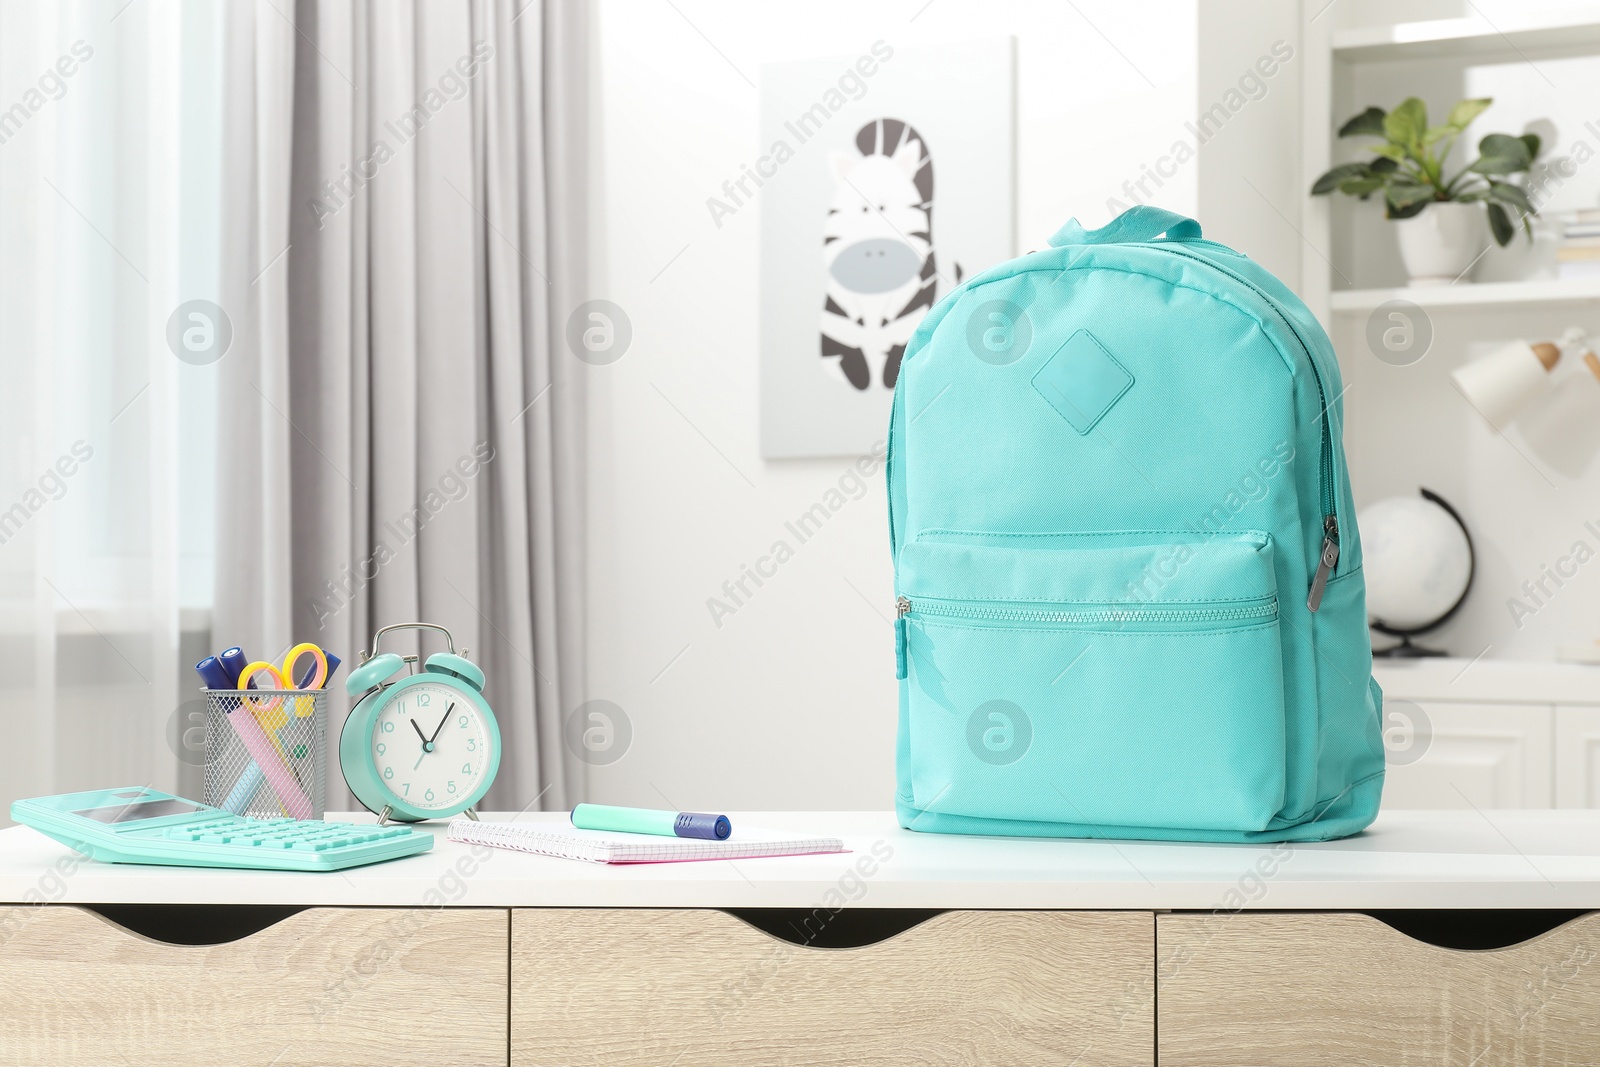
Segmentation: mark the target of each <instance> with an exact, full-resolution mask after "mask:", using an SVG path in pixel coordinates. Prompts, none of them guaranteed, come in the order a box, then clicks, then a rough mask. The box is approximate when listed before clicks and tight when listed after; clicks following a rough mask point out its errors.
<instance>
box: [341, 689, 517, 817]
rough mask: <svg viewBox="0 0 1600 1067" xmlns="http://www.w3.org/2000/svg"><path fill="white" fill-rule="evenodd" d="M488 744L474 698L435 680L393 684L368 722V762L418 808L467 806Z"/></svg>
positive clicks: (489, 738)
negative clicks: (392, 687) (396, 686)
mask: <svg viewBox="0 0 1600 1067" xmlns="http://www.w3.org/2000/svg"><path fill="white" fill-rule="evenodd" d="M493 744H494V740H493V737H492V735H491V733H490V728H489V725H488V723H487V722H485V720H484V716H483V713H482V712H481V711H480V710H479V709H478V705H477V704H476V702H474V701H473V700H471V699H470V698H468V697H466V696H465V695H463V694H462V692H461V691H460V690H459V689H456V688H454V687H452V686H449V685H442V684H440V683H438V682H418V683H416V684H414V685H407V686H404V687H403V688H397V690H396V691H395V692H393V694H392V695H390V696H389V697H388V699H387V700H386V701H385V702H384V704H383V706H382V707H381V708H379V709H378V714H377V717H376V718H375V719H374V720H373V723H372V739H371V746H372V765H373V767H375V768H376V769H377V772H378V777H379V779H380V780H381V781H382V782H383V785H384V788H386V789H388V790H389V791H390V792H391V793H393V794H394V795H395V796H396V797H398V798H399V799H400V800H402V801H404V802H405V803H407V804H409V805H411V806H412V807H414V808H419V809H421V810H423V811H444V810H447V809H452V808H453V809H456V810H460V809H462V808H464V807H466V804H465V803H464V802H465V801H466V799H467V798H468V797H469V796H471V795H472V794H473V793H474V792H475V791H476V790H477V788H478V786H479V785H480V784H482V782H483V776H484V773H485V771H486V770H487V768H488V765H489V762H490V756H491V746H492V745H493Z"/></svg>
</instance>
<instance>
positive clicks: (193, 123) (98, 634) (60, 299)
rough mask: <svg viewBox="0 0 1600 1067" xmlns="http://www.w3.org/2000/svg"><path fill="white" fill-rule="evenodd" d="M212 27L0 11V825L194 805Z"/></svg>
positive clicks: (183, 21) (90, 12) (209, 544)
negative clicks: (196, 344) (187, 315)
mask: <svg viewBox="0 0 1600 1067" xmlns="http://www.w3.org/2000/svg"><path fill="white" fill-rule="evenodd" d="M217 35H218V25H217V16H216V12H215V10H214V8H213V6H212V5H210V4H208V3H205V2H203V0H193V2H189V0H183V2H167V3H144V2H141V3H135V4H132V5H131V6H125V0H108V2H104V3H101V2H85V3H51V4H31V3H30V4H15V3H7V4H0V381H3V382H4V388H0V688H3V690H4V692H3V694H0V730H3V736H4V737H5V746H4V757H3V758H0V816H3V813H4V811H5V809H6V808H7V807H8V806H9V803H10V801H12V800H14V799H16V798H18V797H23V796H33V795H39V794H45V793H54V792H65V791H68V790H73V789H80V788H93V787H100V786H107V785H115V784H152V785H155V786H157V787H159V788H164V789H170V790H176V791H179V792H186V793H189V794H190V795H198V792H199V788H200V786H199V781H200V779H199V766H198V763H199V759H200V750H199V747H198V744H199V740H200V737H201V735H200V733H199V732H198V729H197V728H198V727H200V725H201V720H200V719H199V718H198V717H197V715H196V713H197V712H198V710H199V708H198V705H197V704H195V703H193V699H192V698H193V696H194V693H193V690H194V682H193V679H192V675H193V671H192V669H191V665H192V663H193V661H194V660H195V659H198V658H199V656H200V655H202V654H204V651H203V650H204V649H205V647H206V646H207V645H208V644H209V635H208V633H207V631H208V629H209V626H210V606H211V585H212V580H211V573H212V551H213V543H214V540H215V538H214V529H215V523H214V519H213V512H214V499H215V489H214V485H215V479H216V475H215V468H214V458H213V457H214V448H213V441H214V438H215V432H216V424H217V412H216V395H217V394H216V367H215V366H212V365H202V363H203V359H196V358H194V353H193V352H192V351H191V352H189V353H188V354H189V356H190V359H189V360H187V361H185V360H182V359H180V358H179V357H178V355H177V354H176V353H175V350H174V348H173V347H172V346H171V345H169V343H168V337H167V335H168V325H169V321H170V320H172V318H173V315H174V312H175V311H177V310H178V308H179V306H180V305H181V304H184V302H186V301H190V300H195V299H206V300H215V299H216V298H217V292H216V289H217V236H216V235H217V229H218V227H217V210H218V191H219V179H220V166H219V149H218V144H219V141H218V138H217V129H218V120H219V114H218V104H217V101H218V99H219V96H218V93H217V85H218V84H219V77H220V74H221V71H220V69H219V64H218V61H217V56H218V54H219V50H218V47H217V44H218V40H217Z"/></svg>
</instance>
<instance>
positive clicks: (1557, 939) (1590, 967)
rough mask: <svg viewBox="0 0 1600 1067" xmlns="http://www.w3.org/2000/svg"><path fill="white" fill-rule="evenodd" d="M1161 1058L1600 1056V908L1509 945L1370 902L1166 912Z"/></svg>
mask: <svg viewBox="0 0 1600 1067" xmlns="http://www.w3.org/2000/svg"><path fill="white" fill-rule="evenodd" d="M1156 940H1157V946H1158V950H1157V959H1158V966H1157V975H1158V988H1159V996H1158V998H1157V1003H1158V1004H1159V1006H1160V1007H1159V1016H1160V1017H1159V1021H1158V1026H1157V1033H1158V1034H1159V1035H1160V1039H1159V1040H1160V1062H1161V1064H1162V1067H1202V1065H1204V1067H1212V1065H1214V1067H1240V1065H1241V1064H1272V1065H1273V1067H1327V1065H1328V1064H1339V1065H1340V1067H1356V1065H1367V1064H1370V1065H1374V1067H1378V1065H1381V1067H1396V1065H1399V1064H1441V1065H1443V1064H1449V1065H1452V1067H1454V1065H1457V1064H1459V1065H1462V1067H1466V1065H1468V1064H1471V1065H1473V1067H1537V1065H1545V1064H1548V1065H1555V1064H1562V1065H1566V1064H1593V1063H1596V1062H1600V914H1590V915H1586V916H1584V917H1582V918H1579V919H1575V920H1573V921H1572V922H1569V923H1567V924H1566V925H1565V926H1561V927H1558V928H1557V929H1555V930H1552V931H1550V932H1549V933H1547V934H1544V935H1542V936H1539V937H1536V938H1533V939H1532V940H1529V941H1525V942H1523V943H1521V944H1518V945H1514V946H1511V947H1509V948H1502V949H1490V950H1482V951H1459V950H1454V949H1446V948H1436V947H1434V946H1432V945H1428V944H1424V943H1423V942H1421V941H1416V940H1413V939H1412V938H1410V937H1407V936H1406V935H1404V934H1402V933H1400V932H1398V931H1396V930H1394V929H1392V928H1391V927H1389V926H1386V925H1385V924H1383V923H1381V922H1379V921H1378V920H1377V919H1374V918H1372V917H1370V916H1367V915H1360V914H1344V913H1332V914H1300V915H1297V914H1260V915H1252V914H1248V913H1246V914H1226V915H1215V916H1213V915H1161V916H1158V917H1157V921H1156Z"/></svg>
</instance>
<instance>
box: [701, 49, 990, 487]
mask: <svg viewBox="0 0 1600 1067" xmlns="http://www.w3.org/2000/svg"><path fill="white" fill-rule="evenodd" d="M953 70H959V71H960V72H961V77H959V78H954V77H952V76H951V72H952V71H953ZM1012 110H1013V89H1012V42H1011V40H1010V38H1001V39H998V40H989V41H978V42H973V43H965V44H960V45H938V46H927V47H922V48H905V49H896V48H891V47H890V46H888V45H887V44H885V43H884V42H881V41H880V42H876V44H875V45H874V46H873V47H872V49H871V50H869V51H867V52H864V53H863V55H862V56H860V57H857V58H854V59H852V58H850V57H839V58H833V59H826V60H803V61H798V62H793V63H779V64H769V65H768V66H766V67H764V68H763V69H762V82H761V114H762V119H761V136H760V144H761V145H762V152H761V154H760V155H759V156H758V157H756V158H755V159H754V160H753V161H752V163H751V164H749V165H747V166H744V167H741V177H748V179H749V180H747V181H744V182H742V183H741V182H738V181H735V182H730V183H729V187H728V188H725V189H724V193H725V194H727V195H725V196H723V197H720V198H716V202H715V203H712V202H708V207H709V208H710V209H711V211H712V215H713V218H715V219H716V220H717V221H718V224H719V226H720V225H721V224H722V223H723V221H724V219H725V217H726V216H727V215H731V214H734V213H736V212H737V211H738V210H739V208H740V207H742V206H743V204H744V203H748V202H749V200H752V199H756V200H759V203H760V212H761V359H760V363H761V367H760V370H761V444H762V454H763V455H764V456H766V457H767V458H773V459H778V458H790V457H804V456H829V455H865V454H870V453H873V452H875V451H878V450H879V449H881V442H882V440H883V438H884V436H885V433H886V430H887V426H888V417H889V406H890V402H891V400H892V398H893V393H894V384H895V381H896V379H897V377H898V375H899V370H900V360H901V357H902V356H903V354H904V352H905V348H906V345H907V343H908V342H909V341H910V340H911V336H912V334H913V333H915V331H916V328H917V325H918V323H920V322H921V321H922V317H923V316H924V315H925V314H927V312H928V311H929V309H931V308H932V307H933V305H934V304H935V303H936V302H937V301H938V300H939V299H940V298H941V297H943V296H944V295H945V294H946V293H948V292H950V291H951V290H952V289H954V288H955V287H956V286H957V285H959V284H960V282H961V281H962V279H963V278H965V277H967V276H968V275H969V274H970V273H972V272H974V271H980V270H983V269H985V268H986V267H988V266H990V265H992V264H994V263H996V262H999V261H1001V260H1003V259H1007V258H1009V257H1010V256H1012V255H1013V238H1012V231H1013V218H1012V216H1013V204H1012V201H1013V192H1012V140H1011V130H1012Z"/></svg>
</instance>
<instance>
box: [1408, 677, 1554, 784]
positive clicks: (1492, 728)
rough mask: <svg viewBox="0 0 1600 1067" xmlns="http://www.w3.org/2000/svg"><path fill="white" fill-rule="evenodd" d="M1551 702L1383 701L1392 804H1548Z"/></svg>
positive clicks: (1552, 744)
mask: <svg viewBox="0 0 1600 1067" xmlns="http://www.w3.org/2000/svg"><path fill="white" fill-rule="evenodd" d="M1554 716H1555V710H1554V709H1553V708H1551V707H1550V706H1548V705H1528V704H1453V703H1449V702H1446V701H1409V700H1405V699H1395V700H1387V699H1386V700H1385V701H1384V742H1385V747H1386V748H1387V750H1388V757H1389V758H1388V764H1389V768H1388V774H1387V776H1386V777H1385V780H1384V787H1383V804H1384V806H1385V807H1388V808H1480V809H1490V808H1548V807H1551V806H1552V805H1553V803H1554V800H1555V797H1554V793H1553V789H1552V782H1551V774H1550V764H1551V756H1552V752H1553V748H1554V732H1555V723H1554Z"/></svg>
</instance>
